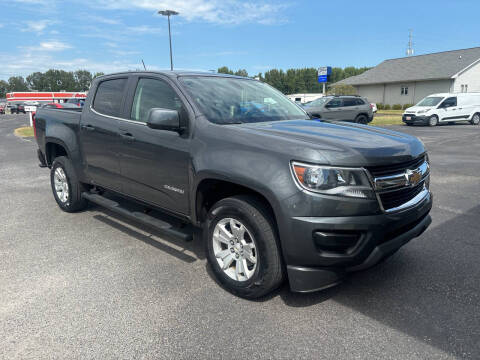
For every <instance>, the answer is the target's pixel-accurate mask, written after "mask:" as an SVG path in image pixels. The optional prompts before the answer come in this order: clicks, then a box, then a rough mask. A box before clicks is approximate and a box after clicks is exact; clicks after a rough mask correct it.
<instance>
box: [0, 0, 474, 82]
mask: <svg viewBox="0 0 480 360" xmlns="http://www.w3.org/2000/svg"><path fill="white" fill-rule="evenodd" d="M0 9H1V10H2V14H3V15H2V20H1V22H0V43H1V44H2V47H1V48H0V79H8V78H9V77H10V76H14V75H23V76H26V75H28V74H30V73H32V72H34V71H46V70H48V69H50V68H55V69H63V70H68V71H71V70H77V69H86V70H90V71H92V72H98V71H102V72H105V73H110V72H115V71H124V70H135V69H140V68H142V64H141V61H142V59H143V60H144V62H145V64H146V66H147V69H149V70H158V69H168V68H169V67H170V57H169V46H168V26H167V19H166V18H165V17H162V16H160V15H158V14H157V11H158V10H161V9H173V10H176V11H178V12H179V13H180V15H178V16H175V17H172V41H173V57H174V59H173V60H174V67H175V68H176V69H192V70H211V69H217V68H218V67H221V66H224V65H225V66H228V67H230V68H232V69H235V70H236V69H239V68H244V69H246V70H247V71H248V73H249V74H250V75H254V74H258V73H259V72H262V73H264V72H265V71H267V70H269V69H272V68H280V69H288V68H302V67H315V68H317V67H320V66H336V67H345V66H356V67H362V66H375V65H377V64H378V63H380V62H382V61H383V60H385V59H390V58H397V57H402V56H405V51H406V48H407V43H408V32H409V29H412V30H413V43H414V51H415V54H417V55H419V54H426V53H431V52H438V51H447V50H455V49H463V48H469V47H475V46H480V36H479V35H480V30H479V27H478V23H479V20H478V14H479V13H480V1H478V0H476V1H462V0H460V1H450V0H449V1H443V0H437V1H422V0H417V1H409V0H404V1H391V0H383V1H346V0H343V1H323V0H310V1H302V0H296V1H286V0H285V1H284V0H277V1H273V0H245V1H241V0H175V1H154V0H97V1H91V0H82V1H77V0H68V1H67V0H63V1H56V0H0Z"/></svg>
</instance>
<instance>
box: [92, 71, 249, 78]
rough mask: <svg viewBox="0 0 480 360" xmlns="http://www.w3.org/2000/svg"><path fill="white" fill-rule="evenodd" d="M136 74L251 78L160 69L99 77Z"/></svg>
mask: <svg viewBox="0 0 480 360" xmlns="http://www.w3.org/2000/svg"><path fill="white" fill-rule="evenodd" d="M135 74H140V75H142V74H161V75H165V76H169V77H177V76H212V77H213V76H216V77H229V78H238V79H250V80H254V79H252V78H246V77H244V76H237V75H230V74H223V73H217V72H215V73H214V72H208V71H195V70H173V71H172V70H158V71H148V70H145V71H143V70H141V71H121V72H116V73H110V74H105V75H102V76H99V77H98V78H103V77H110V76H112V75H135Z"/></svg>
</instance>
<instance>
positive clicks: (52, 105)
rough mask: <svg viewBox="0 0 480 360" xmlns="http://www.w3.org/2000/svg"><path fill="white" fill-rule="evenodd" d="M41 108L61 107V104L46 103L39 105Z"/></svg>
mask: <svg viewBox="0 0 480 360" xmlns="http://www.w3.org/2000/svg"><path fill="white" fill-rule="evenodd" d="M41 107H42V108H43V109H63V104H60V103H48V104H44V105H42V106H41Z"/></svg>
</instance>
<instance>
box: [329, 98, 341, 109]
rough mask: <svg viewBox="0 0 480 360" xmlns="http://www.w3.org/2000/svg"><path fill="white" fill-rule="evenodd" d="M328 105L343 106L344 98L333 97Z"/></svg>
mask: <svg viewBox="0 0 480 360" xmlns="http://www.w3.org/2000/svg"><path fill="white" fill-rule="evenodd" d="M327 106H328V107H329V108H339V107H341V106H342V99H332V100H330V101H329V102H328V104H327Z"/></svg>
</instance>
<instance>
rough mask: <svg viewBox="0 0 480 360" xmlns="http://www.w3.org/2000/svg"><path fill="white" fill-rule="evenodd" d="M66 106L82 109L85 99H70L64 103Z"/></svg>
mask: <svg viewBox="0 0 480 360" xmlns="http://www.w3.org/2000/svg"><path fill="white" fill-rule="evenodd" d="M66 103H67V104H73V105H76V106H79V107H83V105H84V104H85V99H83V98H70V99H68V100H67V101H66Z"/></svg>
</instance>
